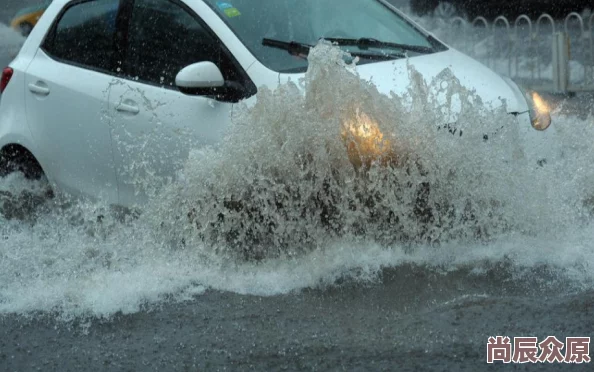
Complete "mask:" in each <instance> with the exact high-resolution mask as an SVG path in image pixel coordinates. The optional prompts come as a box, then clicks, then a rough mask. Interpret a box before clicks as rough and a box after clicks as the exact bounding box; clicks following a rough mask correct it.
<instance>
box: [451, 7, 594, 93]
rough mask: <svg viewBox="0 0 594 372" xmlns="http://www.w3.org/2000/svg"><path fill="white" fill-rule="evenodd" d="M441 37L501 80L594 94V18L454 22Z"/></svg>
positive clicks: (545, 15)
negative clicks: (488, 68)
mask: <svg viewBox="0 0 594 372" xmlns="http://www.w3.org/2000/svg"><path fill="white" fill-rule="evenodd" d="M439 34H440V35H439V36H440V37H441V38H442V39H443V40H444V41H446V42H448V43H449V44H450V45H452V46H453V47H455V48H456V49H458V50H461V51H462V52H464V53H467V54H469V55H470V56H472V57H474V58H475V59H477V60H479V61H481V62H483V63H484V64H486V65H487V66H489V67H490V68H492V69H493V70H495V71H497V72H498V73H500V74H503V75H506V76H509V77H511V78H513V79H515V80H518V81H521V82H522V83H523V84H525V85H527V86H529V87H531V88H533V89H538V90H542V91H548V92H554V93H570V92H579V91H594V14H592V15H587V16H585V17H584V16H582V15H581V14H579V13H570V14H569V15H567V17H565V19H564V20H562V21H556V20H555V19H553V17H551V16H550V15H548V14H543V15H541V16H540V17H538V19H536V20H531V19H530V17H528V16H527V15H521V16H519V17H518V18H516V19H515V21H513V22H512V21H510V20H508V19H507V18H505V17H503V16H500V17H497V18H496V19H494V20H493V22H491V23H490V22H488V21H487V19H486V18H484V17H477V18H475V19H474V20H472V21H468V20H466V19H464V18H461V17H454V18H452V19H450V20H449V27H446V30H443V29H442V30H441V32H439Z"/></svg>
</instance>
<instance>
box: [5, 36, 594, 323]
mask: <svg viewBox="0 0 594 372" xmlns="http://www.w3.org/2000/svg"><path fill="white" fill-rule="evenodd" d="M409 73H410V78H411V86H410V88H409V92H408V94H406V95H404V96H397V95H391V96H385V95H381V94H379V93H378V92H377V90H376V89H375V87H374V86H373V84H371V83H368V82H365V81H362V80H361V79H359V78H358V77H357V75H356V69H355V68H354V67H353V66H351V65H348V64H345V63H344V61H343V58H342V56H341V55H340V52H339V51H338V50H337V49H334V48H329V47H327V46H323V45H322V46H320V47H319V48H317V49H316V50H314V52H313V53H312V56H311V66H310V70H309V71H308V74H307V76H306V78H305V80H304V82H303V84H301V83H299V82H296V83H289V84H286V85H283V86H281V87H279V89H278V90H275V91H270V90H266V89H261V90H260V93H259V95H258V97H257V101H256V102H255V103H254V104H253V105H250V106H247V105H246V106H244V107H243V108H241V109H240V110H239V111H238V112H237V113H236V116H235V117H234V123H235V124H234V126H233V128H231V130H230V132H229V133H228V136H227V137H226V139H225V140H224V141H223V143H222V144H221V146H220V147H218V148H216V149H202V150H196V151H194V152H193V153H192V154H191V156H190V158H189V159H188V161H187V164H186V167H185V169H184V172H183V177H182V179H180V180H179V181H178V182H176V183H174V184H172V185H170V186H169V187H167V188H165V189H164V190H163V192H162V193H161V195H160V197H159V198H155V199H154V200H152V201H151V202H150V203H149V205H148V206H147V207H146V209H145V210H144V211H143V213H142V214H141V215H140V216H139V217H137V218H131V217H130V216H124V217H122V216H121V215H119V214H118V213H113V212H111V211H110V209H109V208H108V207H106V206H103V205H101V204H98V203H89V202H75V203H70V204H67V205H64V204H60V203H56V205H55V206H54V207H53V208H49V210H47V211H46V212H44V213H42V214H40V215H39V216H38V217H37V218H36V219H35V220H34V221H32V222H27V223H23V222H19V221H14V220H6V219H3V217H0V236H1V237H2V245H1V247H0V313H9V312H18V313H22V314H29V315H35V314H36V313H37V312H51V313H56V314H57V315H58V316H59V318H60V319H65V320H70V319H73V318H79V317H87V316H92V317H110V316H113V314H115V313H118V312H123V313H130V312H137V311H141V310H142V309H145V308H146V307H147V306H151V305H152V304H155V303H158V302H161V301H182V300H187V299H189V298H192V297H193V296H196V295H200V294H201V293H202V292H203V291H204V290H205V289H209V288H210V289H215V290H224V291H232V292H236V293H243V294H258V295H275V294H280V293H288V292H291V291H295V290H301V289H304V288H323V287H325V286H329V285H330V286H331V285H335V283H336V282H337V280H344V279H349V280H353V281H356V282H375V281H377V280H378V278H379V277H380V276H381V273H382V271H383V270H385V269H386V268H395V270H397V269H398V268H399V267H403V265H411V264H412V265H418V266H419V267H422V268H423V270H427V271H431V272H436V273H444V275H447V273H449V272H462V273H464V272H467V274H464V275H468V279H469V280H473V276H476V275H483V276H484V275H489V274H488V273H489V272H491V271H490V270H492V267H493V266H497V264H498V263H501V262H504V263H506V265H508V266H509V267H510V268H509V269H508V270H509V271H511V272H512V274H514V275H515V276H517V279H513V278H512V279H511V280H512V281H513V280H518V281H523V280H524V279H525V275H534V273H535V270H534V268H538V267H542V266H544V267H547V268H548V270H549V271H551V272H553V273H555V275H554V276H557V277H562V278H565V279H566V280H571V282H572V283H573V284H572V285H573V287H574V288H578V289H579V288H584V287H585V288H592V284H593V279H594V277H593V276H592V264H594V246H593V245H592V243H591V239H590V237H591V233H592V225H591V224H590V222H589V217H588V213H589V208H588V203H585V204H584V200H587V199H588V197H589V195H591V191H592V190H591V186H590V185H592V181H593V180H592V177H593V174H592V172H590V171H589V169H590V168H591V167H590V159H592V151H593V150H592V146H591V144H590V141H589V140H588V139H589V138H592V135H593V134H594V133H592V132H593V131H594V128H593V127H594V126H593V120H592V118H588V119H587V120H585V121H584V120H579V119H577V118H575V117H556V118H555V124H556V126H557V127H558V134H559V139H558V140H559V141H561V143H562V144H563V146H562V148H563V149H564V152H563V154H561V155H562V156H559V157H557V158H548V159H546V162H544V161H542V159H540V158H531V155H530V153H529V152H523V151H522V149H523V143H522V141H520V140H519V134H518V133H519V128H518V125H517V123H516V121H515V120H514V118H513V117H511V116H510V115H508V114H506V113H505V109H504V107H502V108H501V109H499V110H496V111H492V110H487V109H486V108H484V107H483V106H482V103H481V101H480V99H478V97H476V96H475V95H474V93H473V92H472V91H469V90H467V89H465V88H464V87H462V86H460V84H459V82H458V81H457V79H456V78H455V76H452V75H451V73H450V72H449V71H447V70H446V71H444V72H443V73H442V74H441V75H439V76H438V77H437V78H436V79H435V80H434V81H431V82H425V81H424V80H423V79H422V77H421V76H420V75H419V74H418V73H416V72H415V71H414V70H412V69H411V70H410V72H409ZM444 117H447V118H448V121H455V123H452V124H451V125H450V126H449V127H445V128H444V127H440V126H438V125H437V124H436V123H438V122H440V120H442V119H443V118H444ZM353 120H355V121H357V122H360V121H363V122H364V123H363V124H364V125H368V126H369V125H371V126H377V129H378V130H379V131H381V133H382V134H383V137H381V140H380V141H379V143H376V144H375V145H377V146H379V147H378V148H380V149H382V150H383V149H385V150H386V151H385V152H384V151H381V152H380V153H379V154H377V153H374V152H371V154H370V155H369V154H366V153H365V154H364V153H362V152H360V151H359V150H360V147H361V144H362V142H360V141H359V142H357V139H356V138H353V137H352V136H350V135H349V133H348V131H347V132H345V128H347V129H348V128H349V123H351V122H352V121H353ZM368 121H369V122H371V124H369V123H367V122H368ZM365 128H367V127H365ZM365 128H364V129H365ZM368 129H369V128H367V129H365V130H364V133H368ZM345 133H346V134H345ZM485 136H486V138H487V140H485ZM353 143H355V146H354V150H355V151H354V157H353V149H352V146H349V144H353ZM372 145H373V144H372ZM384 147H385V148H384ZM349 150H350V151H351V153H349ZM367 155H369V156H367ZM353 160H355V161H353ZM357 160H359V162H357ZM21 181H22V180H21ZM21 181H18V179H17V178H9V179H3V180H2V181H1V182H0V185H2V187H5V188H10V187H12V189H13V190H14V189H15V188H16V189H18V187H13V186H15V185H18V184H19V183H20V182H21ZM15 182H16V183H15ZM11 185H12V186H11ZM425 185H428V186H429V189H428V190H427V188H426V187H427V186H425ZM419 190H420V191H419ZM425 191H427V192H425ZM419 199H421V202H419ZM419 206H421V207H423V208H427V210H429V211H430V212H428V213H425V212H426V211H418V210H417V208H419ZM221 215H222V217H223V218H221ZM98 216H101V217H100V218H98ZM245 257H248V258H251V259H253V258H258V259H259V260H257V261H254V260H245ZM504 279H505V280H504ZM504 279H501V280H494V281H493V283H492V286H493V288H496V287H498V286H502V285H507V284H506V283H508V282H507V281H508V280H510V279H509V278H508V277H507V276H506V277H505V278H504ZM545 280H546V283H545V284H544V285H550V284H551V280H552V279H550V276H547V279H545ZM421 285H422V283H421ZM490 290H491V288H490V287H486V288H484V291H485V292H486V293H488V292H489V291H490ZM458 295H459V293H456V294H455V296H458ZM455 296H454V297H455ZM403 301H406V299H404V298H403Z"/></svg>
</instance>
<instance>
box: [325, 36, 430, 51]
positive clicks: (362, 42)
mask: <svg viewBox="0 0 594 372" xmlns="http://www.w3.org/2000/svg"><path fill="white" fill-rule="evenodd" d="M323 39H324V40H328V41H330V42H331V43H336V44H338V45H354V46H356V47H359V49H367V48H369V47H372V48H390V49H400V50H404V51H410V52H415V53H421V54H429V53H433V52H435V50H434V49H433V48H431V47H426V46H422V45H409V44H398V43H391V42H388V41H380V40H377V39H373V38H369V37H362V38H359V39H347V38H336V37H325V38H323Z"/></svg>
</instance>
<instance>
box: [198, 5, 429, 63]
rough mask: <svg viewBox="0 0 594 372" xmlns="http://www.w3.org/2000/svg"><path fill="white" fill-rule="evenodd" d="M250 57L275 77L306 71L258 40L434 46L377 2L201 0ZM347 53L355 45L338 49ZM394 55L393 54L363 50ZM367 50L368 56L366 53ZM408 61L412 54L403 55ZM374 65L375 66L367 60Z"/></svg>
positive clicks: (298, 60) (388, 50)
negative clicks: (338, 40) (275, 73)
mask: <svg viewBox="0 0 594 372" xmlns="http://www.w3.org/2000/svg"><path fill="white" fill-rule="evenodd" d="M205 1H206V2H207V3H208V4H209V5H210V6H211V7H212V8H213V9H214V10H215V11H216V12H217V14H219V16H220V17H221V18H222V19H223V20H224V21H225V22H226V23H227V24H228V25H229V27H230V28H231V29H232V30H233V31H234V32H235V34H236V35H237V36H238V37H239V39H241V40H242V42H243V43H244V44H245V45H246V47H247V48H248V49H249V50H250V51H251V52H252V53H253V54H254V56H255V57H256V58H257V59H258V60H259V61H260V62H262V63H263V64H264V65H266V66H267V67H268V68H270V69H272V70H275V71H279V72H300V71H305V70H306V69H307V60H305V59H304V58H299V57H296V56H293V55H291V54H289V53H287V51H286V50H282V49H279V48H271V47H269V46H265V45H262V41H263V39H265V38H267V39H275V40H280V41H287V42H289V41H293V42H298V43H304V44H312V45H315V44H316V43H317V42H318V40H319V39H320V38H322V37H325V38H341V39H360V38H369V39H377V40H381V41H382V42H389V43H398V44H405V45H413V46H420V47H425V48H433V47H434V46H435V42H434V41H432V40H430V39H429V38H428V37H426V36H425V35H424V34H422V33H421V32H420V31H418V30H417V29H415V28H414V27H413V26H412V25H411V24H410V23H408V22H407V21H406V20H405V19H404V18H402V17H401V16H400V15H398V14H397V13H395V12H393V11H392V10H391V9H390V8H389V7H388V6H386V5H385V4H384V3H382V2H381V1H379V0H274V1H272V0H271V1H255V0H226V1H219V0H205ZM341 47H343V48H344V49H346V50H348V51H352V52H358V51H361V50H362V48H360V47H357V46H356V45H352V44H351V45H341ZM364 49H365V51H366V52H374V53H378V52H379V53H390V54H392V53H394V50H393V48H388V47H372V48H368V47H365V48H364ZM369 49H371V51H370V50H369ZM407 53H408V54H409V56H414V55H415V54H416V53H415V52H411V51H407ZM371 61H377V60H370V61H368V62H371Z"/></svg>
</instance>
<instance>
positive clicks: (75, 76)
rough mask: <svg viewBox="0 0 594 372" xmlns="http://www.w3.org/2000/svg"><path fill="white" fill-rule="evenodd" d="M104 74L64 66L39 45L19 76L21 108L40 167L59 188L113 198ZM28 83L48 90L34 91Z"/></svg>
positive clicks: (106, 78)
mask: <svg viewBox="0 0 594 372" xmlns="http://www.w3.org/2000/svg"><path fill="white" fill-rule="evenodd" d="M109 79H110V77H109V76H108V75H105V74H103V73H100V72H96V71H91V70H87V69H84V68H80V67H76V66H72V65H68V64H65V63H61V62H58V61H55V60H54V59H52V58H50V57H49V56H48V55H47V54H46V53H45V52H44V51H43V50H41V49H39V50H38V52H37V54H36V55H35V57H34V58H33V61H32V63H31V64H30V65H29V67H28V68H27V72H26V75H25V79H24V80H25V81H24V84H25V89H24V90H25V109H26V112H27V123H28V125H29V127H30V129H31V132H32V133H33V136H32V138H33V141H34V142H35V147H36V149H37V151H36V152H37V154H38V156H39V157H40V158H42V159H51V161H47V160H46V161H45V167H44V171H45V172H46V173H47V174H50V175H51V177H52V180H53V181H54V182H55V183H56V184H57V185H58V187H59V188H60V189H64V190H66V191H67V192H71V193H72V192H74V193H80V192H81V191H83V193H84V194H86V195H87V196H91V197H100V198H101V199H106V200H109V201H115V200H117V195H118V194H117V192H118V191H117V179H116V175H115V167H114V159H113V152H112V140H111V133H110V130H109V122H108V119H107V118H106V115H105V112H106V110H107V94H108V87H109V84H108V82H109ZM34 86H41V87H45V88H46V89H48V91H49V94H47V95H44V94H39V93H35V92H34V91H33V89H32V87H34Z"/></svg>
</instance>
